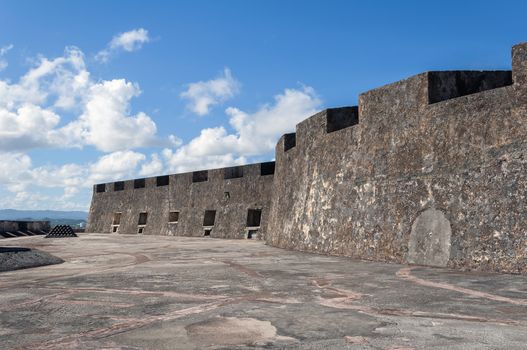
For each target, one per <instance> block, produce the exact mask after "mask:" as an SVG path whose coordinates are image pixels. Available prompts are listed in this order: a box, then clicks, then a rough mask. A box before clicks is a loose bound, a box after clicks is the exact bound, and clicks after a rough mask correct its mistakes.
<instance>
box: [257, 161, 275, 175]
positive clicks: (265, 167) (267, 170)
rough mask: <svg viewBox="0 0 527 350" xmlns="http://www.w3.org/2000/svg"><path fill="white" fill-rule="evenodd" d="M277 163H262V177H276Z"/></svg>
mask: <svg viewBox="0 0 527 350" xmlns="http://www.w3.org/2000/svg"><path fill="white" fill-rule="evenodd" d="M274 168H275V162H265V163H260V175H261V176H265V175H274Z"/></svg>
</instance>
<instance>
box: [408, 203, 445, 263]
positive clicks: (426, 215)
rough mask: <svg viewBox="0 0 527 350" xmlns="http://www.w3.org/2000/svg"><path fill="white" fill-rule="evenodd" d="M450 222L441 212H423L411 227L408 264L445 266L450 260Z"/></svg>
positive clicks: (429, 210) (431, 210)
mask: <svg viewBox="0 0 527 350" xmlns="http://www.w3.org/2000/svg"><path fill="white" fill-rule="evenodd" d="M451 235H452V228H451V227H450V221H449V220H448V219H447V218H446V216H445V214H443V212H442V211H441V210H437V209H434V208H429V209H427V210H425V211H423V212H422V213H421V214H419V216H418V217H417V219H416V220H415V221H414V223H413V225H412V232H411V233H410V241H409V243H408V262H409V263H411V264H418V265H430V266H447V263H448V260H449V259H450V246H451V243H450V237H451Z"/></svg>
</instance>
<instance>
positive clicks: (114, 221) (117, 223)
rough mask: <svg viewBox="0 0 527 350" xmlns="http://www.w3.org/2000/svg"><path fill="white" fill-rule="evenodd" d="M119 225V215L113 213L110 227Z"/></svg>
mask: <svg viewBox="0 0 527 350" xmlns="http://www.w3.org/2000/svg"><path fill="white" fill-rule="evenodd" d="M120 224H121V213H113V219H112V225H120Z"/></svg>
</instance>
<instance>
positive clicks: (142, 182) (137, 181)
mask: <svg viewBox="0 0 527 350" xmlns="http://www.w3.org/2000/svg"><path fill="white" fill-rule="evenodd" d="M144 187H145V179H135V180H134V188H144Z"/></svg>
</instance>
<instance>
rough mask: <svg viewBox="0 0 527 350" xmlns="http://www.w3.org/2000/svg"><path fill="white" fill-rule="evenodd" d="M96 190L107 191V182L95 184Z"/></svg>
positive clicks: (98, 191)
mask: <svg viewBox="0 0 527 350" xmlns="http://www.w3.org/2000/svg"><path fill="white" fill-rule="evenodd" d="M95 192H97V193H101V192H106V184H98V185H96V186H95Z"/></svg>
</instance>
